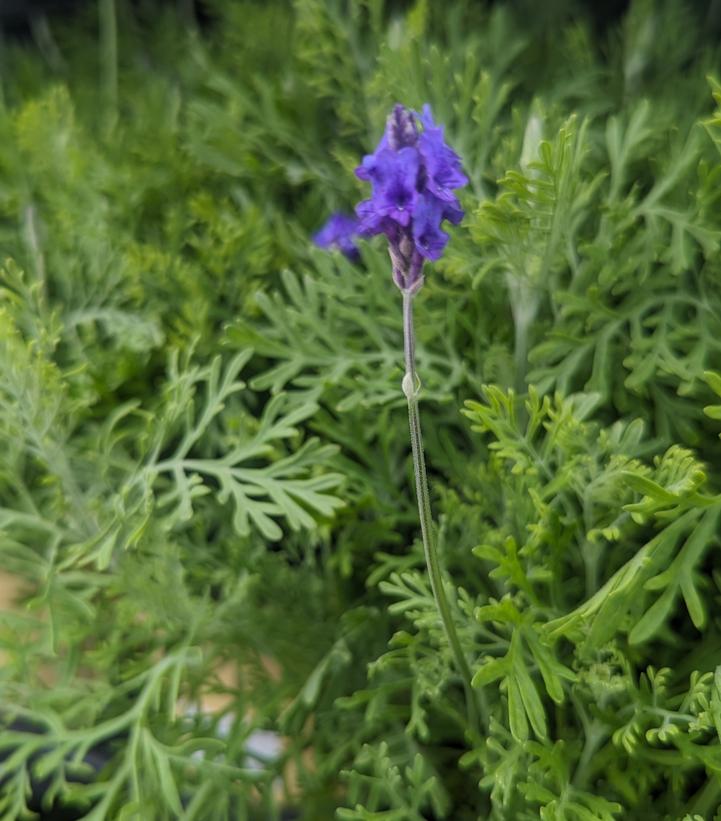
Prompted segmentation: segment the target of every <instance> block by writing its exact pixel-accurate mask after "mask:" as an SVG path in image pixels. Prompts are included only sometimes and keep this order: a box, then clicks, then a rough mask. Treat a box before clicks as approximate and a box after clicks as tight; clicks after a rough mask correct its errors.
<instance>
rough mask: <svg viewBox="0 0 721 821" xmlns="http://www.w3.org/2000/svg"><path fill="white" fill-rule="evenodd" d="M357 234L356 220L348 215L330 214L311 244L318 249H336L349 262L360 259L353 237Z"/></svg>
mask: <svg viewBox="0 0 721 821" xmlns="http://www.w3.org/2000/svg"><path fill="white" fill-rule="evenodd" d="M357 234H358V220H357V219H356V218H355V217H352V216H349V215H348V214H341V213H335V214H332V215H331V217H330V219H329V220H328V222H326V224H325V225H324V226H323V227H322V228H321V229H320V231H318V232H317V233H316V234H314V235H313V242H314V243H315V244H316V245H318V246H319V247H320V248H328V249H337V250H338V251H340V252H341V253H342V254H343V255H344V256H346V257H347V258H348V259H349V260H351V262H357V261H358V260H359V259H360V253H359V252H358V248H357V247H356V244H355V242H354V241H353V237H355V236H356V235H357Z"/></svg>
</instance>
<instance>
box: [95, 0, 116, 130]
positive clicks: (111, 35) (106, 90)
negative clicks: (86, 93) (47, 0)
mask: <svg viewBox="0 0 721 821" xmlns="http://www.w3.org/2000/svg"><path fill="white" fill-rule="evenodd" d="M98 14H99V23H100V64H101V67H102V69H101V71H102V74H101V77H102V84H103V96H104V103H105V106H106V118H107V123H106V124H107V127H108V128H109V129H112V128H113V127H114V125H115V122H116V119H117V116H118V22H117V15H116V9H115V0H99V6H98Z"/></svg>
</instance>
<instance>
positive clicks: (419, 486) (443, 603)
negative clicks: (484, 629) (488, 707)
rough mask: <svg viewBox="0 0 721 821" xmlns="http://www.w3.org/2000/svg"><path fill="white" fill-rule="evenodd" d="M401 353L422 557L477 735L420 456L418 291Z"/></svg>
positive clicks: (409, 306) (409, 295)
mask: <svg viewBox="0 0 721 821" xmlns="http://www.w3.org/2000/svg"><path fill="white" fill-rule="evenodd" d="M402 293H403V351H404V358H405V366H406V372H405V375H404V377H403V382H402V388H403V393H404V394H405V397H406V401H407V403H408V424H409V427H410V434H411V451H412V455H413V473H414V476H415V485H416V498H417V500H418V516H419V519H420V524H421V539H422V541H423V553H424V556H425V559H426V568H427V570H428V577H429V579H430V582H431V590H432V591H433V598H434V599H435V602H436V607H437V608H438V613H439V615H440V617H441V622H442V623H443V630H444V632H445V634H446V639H447V640H448V645H449V647H450V648H451V653H452V655H453V660H454V663H455V665H456V667H457V670H458V673H459V675H460V676H461V679H462V680H463V687H464V690H465V692H466V710H467V712H468V719H469V722H470V728H469V729H470V730H471V731H472V732H474V731H477V730H478V728H479V727H480V718H479V712H478V708H477V706H476V699H475V693H474V691H473V687H472V686H471V669H470V667H469V665H468V661H467V660H466V657H465V655H464V654H463V649H462V647H461V642H460V639H459V638H458V632H457V631H456V625H455V622H454V620H453V614H452V612H451V606H450V603H449V601H448V597H447V595H446V591H445V587H444V584H443V571H442V569H441V562H440V557H439V555H438V545H437V543H436V539H435V533H434V528H433V515H432V513H431V499H430V493H429V490H428V477H427V476H426V462H425V456H424V453H423V435H422V433H421V417H420V411H419V407H418V396H419V394H420V388H421V384H420V380H419V378H418V374H417V372H416V353H415V348H416V345H415V329H414V326H413V298H414V297H415V294H416V293H417V291H413V290H404V291H403V292H402Z"/></svg>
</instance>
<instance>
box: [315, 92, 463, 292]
mask: <svg viewBox="0 0 721 821" xmlns="http://www.w3.org/2000/svg"><path fill="white" fill-rule="evenodd" d="M355 173H356V176H357V177H358V178H359V179H361V180H364V181H365V182H369V183H370V184H371V196H370V199H367V200H364V201H363V202H361V203H360V204H359V205H358V207H357V208H356V213H357V215H358V221H357V223H355V224H354V225H353V226H352V227H351V224H350V222H349V219H350V218H348V217H341V218H342V219H343V220H345V222H344V223H342V225H339V228H340V229H341V234H338V233H337V231H338V229H337V228H333V229H332V230H331V233H330V234H329V236H330V237H331V238H330V239H329V240H326V235H325V232H326V230H327V229H329V227H330V226H331V223H332V222H333V220H334V219H338V218H339V216H340V215H336V217H331V220H330V221H329V223H328V225H327V226H326V228H324V229H323V230H322V231H321V232H320V233H319V234H317V235H316V242H317V243H318V244H319V245H323V246H324V247H339V248H340V249H341V250H342V251H343V252H344V253H345V254H346V255H349V254H348V251H347V250H346V248H352V249H353V250H354V251H355V253H356V254H357V249H356V248H355V245H354V244H353V242H352V236H353V234H358V235H360V236H365V237H369V236H374V235H375V234H385V236H386V237H387V238H388V250H389V252H390V256H391V262H392V264H393V279H394V281H395V283H396V285H398V287H399V288H400V289H401V290H402V291H406V292H409V293H415V292H416V291H417V290H418V289H419V288H420V287H421V285H422V284H423V265H424V263H425V260H427V259H429V260H437V259H440V257H441V255H442V254H443V250H444V249H445V247H446V243H447V242H448V234H446V233H445V231H443V230H441V223H442V222H443V221H444V220H447V221H448V222H450V223H452V224H454V225H457V224H458V223H459V222H460V221H461V220H462V219H463V209H462V208H461V205H460V203H459V202H458V198H457V197H456V195H455V193H454V191H455V189H457V188H462V187H463V186H464V185H467V184H468V177H466V175H465V174H464V173H463V168H462V167H461V159H460V157H459V156H458V154H456V152H455V151H454V150H453V149H452V148H451V147H450V146H449V145H448V144H447V143H446V141H445V138H444V136H443V127H442V126H438V125H436V123H435V121H434V120H433V114H432V113H431V108H430V106H429V105H424V106H423V111H422V113H421V114H418V113H417V112H415V111H410V110H409V109H407V108H405V106H402V105H396V106H394V108H393V111H392V112H391V114H390V116H389V117H388V121H387V123H386V129H385V133H384V134H383V137H382V139H381V141H380V143H379V144H378V146H377V147H376V150H375V151H374V152H373V153H372V154H368V155H367V156H365V157H364V158H363V161H362V163H361V164H360V166H358V168H356V170H355ZM332 231H336V233H332ZM341 236H342V238H341ZM344 244H345V246H344Z"/></svg>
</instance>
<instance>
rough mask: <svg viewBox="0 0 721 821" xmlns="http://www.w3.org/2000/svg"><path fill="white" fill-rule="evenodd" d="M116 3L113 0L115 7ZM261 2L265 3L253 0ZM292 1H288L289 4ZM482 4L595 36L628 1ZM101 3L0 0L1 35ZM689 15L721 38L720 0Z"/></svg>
mask: <svg viewBox="0 0 721 821" xmlns="http://www.w3.org/2000/svg"><path fill="white" fill-rule="evenodd" d="M117 2H118V0H116V4H117ZM128 2H130V4H131V5H132V6H135V7H137V8H141V9H143V10H144V11H146V12H148V11H150V12H151V13H152V10H153V8H154V7H155V8H157V9H161V8H167V7H172V6H175V7H176V8H177V9H178V10H179V11H181V12H182V13H184V14H186V15H189V16H191V17H192V18H194V19H195V21H196V22H197V23H199V24H200V25H201V26H206V25H209V24H212V20H213V11H212V9H213V0H128ZM255 2H258V3H263V2H265V0H255ZM291 2H292V0H288V4H289V5H290V4H291ZM478 2H479V3H484V4H485V5H489V6H490V5H499V4H506V5H509V6H516V7H517V8H519V9H521V11H523V12H524V13H525V14H526V15H528V17H529V18H535V20H536V21H538V18H539V17H546V18H547V20H548V22H549V23H550V24H551V25H554V23H555V22H557V21H558V19H559V17H566V16H572V15H573V13H574V12H575V11H577V12H581V13H583V15H584V17H588V16H590V17H591V19H592V20H593V25H594V29H595V33H596V35H597V36H603V34H604V33H605V32H606V31H607V30H608V29H609V28H611V27H612V26H614V25H615V24H616V23H617V22H618V20H620V19H621V18H622V17H623V15H624V14H625V12H626V10H627V9H628V7H629V5H630V0H605V2H602V3H601V2H598V0H548V2H546V3H543V4H539V3H538V2H537V0H478ZM100 3H102V0H0V27H1V29H2V34H3V35H5V36H9V37H11V38H19V39H31V40H32V39H34V32H35V31H36V30H37V26H38V25H40V26H42V25H44V24H45V23H52V22H53V20H57V19H58V18H64V19H67V18H68V17H69V16H72V15H73V14H74V13H77V12H78V11H80V10H85V11H87V9H89V8H92V7H93V6H99V5H100ZM408 5H410V2H409V0H390V2H389V3H388V6H390V7H391V8H392V7H395V6H397V7H398V8H399V9H401V8H405V7H407V6H408ZM688 9H689V13H690V14H694V15H695V16H696V17H697V19H698V20H699V21H700V22H701V24H702V30H703V31H704V32H705V35H706V37H707V39H709V40H718V39H719V37H720V36H721V0H705V2H703V1H702V0H698V2H693V3H689V4H688Z"/></svg>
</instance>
